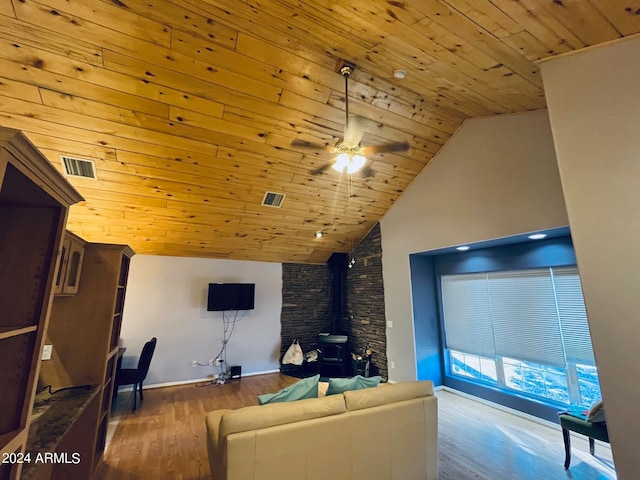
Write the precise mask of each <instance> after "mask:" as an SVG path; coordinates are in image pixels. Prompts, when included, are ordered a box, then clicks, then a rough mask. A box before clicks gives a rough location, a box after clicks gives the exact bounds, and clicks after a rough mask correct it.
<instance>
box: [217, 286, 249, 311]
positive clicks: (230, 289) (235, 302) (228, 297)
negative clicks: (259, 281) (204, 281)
mask: <svg viewBox="0 0 640 480" xmlns="http://www.w3.org/2000/svg"><path fill="white" fill-rule="evenodd" d="M255 293H256V284H255V283H210V284H209V295H208V298H207V311H209V312H219V311H224V310H253V308H254V307H253V304H254V299H255Z"/></svg>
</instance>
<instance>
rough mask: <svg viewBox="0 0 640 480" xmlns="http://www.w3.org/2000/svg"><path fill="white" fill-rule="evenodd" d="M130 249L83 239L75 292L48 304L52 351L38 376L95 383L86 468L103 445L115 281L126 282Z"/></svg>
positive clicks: (62, 382)
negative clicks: (93, 408) (95, 393)
mask: <svg viewBox="0 0 640 480" xmlns="http://www.w3.org/2000/svg"><path fill="white" fill-rule="evenodd" d="M131 255H133V251H132V250H131V249H130V248H129V247H128V246H126V245H108V244H96V243H85V244H84V256H83V261H82V272H81V274H80V280H79V285H78V287H79V288H78V291H77V293H76V294H74V295H71V296H64V295H59V296H56V297H55V298H54V302H53V306H52V310H51V320H50V322H49V328H48V332H47V343H51V344H52V345H53V352H54V353H53V356H52V359H51V361H47V362H43V363H42V367H41V372H40V378H41V381H42V382H43V383H44V384H50V385H52V386H54V388H62V387H67V386H74V385H83V384H95V385H98V386H99V389H100V392H99V394H98V395H97V398H96V409H95V412H94V413H93V417H92V423H91V425H88V426H87V428H86V432H83V434H84V435H85V436H90V437H91V441H90V442H89V443H90V445H91V452H90V453H87V456H86V457H85V460H86V461H87V462H88V463H89V464H90V465H91V466H92V469H93V467H94V466H95V465H98V464H99V462H100V460H101V459H102V454H103V452H104V448H105V445H106V432H107V430H106V425H107V424H108V422H109V412H110V409H111V398H112V392H113V388H114V385H115V380H114V376H115V370H116V364H117V355H118V344H119V339H120V326H121V323H122V309H123V307H124V297H125V285H121V284H120V283H121V282H125V284H126V281H127V276H128V266H129V258H130V256H131ZM123 269H124V271H123ZM69 332H73V335H69ZM87 478H89V477H87Z"/></svg>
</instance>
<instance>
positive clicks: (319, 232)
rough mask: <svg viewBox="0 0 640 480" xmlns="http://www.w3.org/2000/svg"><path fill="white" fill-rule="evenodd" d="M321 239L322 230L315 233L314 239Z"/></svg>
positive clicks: (322, 235)
mask: <svg viewBox="0 0 640 480" xmlns="http://www.w3.org/2000/svg"><path fill="white" fill-rule="evenodd" d="M322 237H324V232H323V231H322V230H318V231H317V232H316V238H322Z"/></svg>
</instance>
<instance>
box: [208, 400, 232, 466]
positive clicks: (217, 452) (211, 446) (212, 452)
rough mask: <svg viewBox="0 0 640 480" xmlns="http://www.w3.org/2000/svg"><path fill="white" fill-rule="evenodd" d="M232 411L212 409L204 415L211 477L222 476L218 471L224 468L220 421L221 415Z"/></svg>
mask: <svg viewBox="0 0 640 480" xmlns="http://www.w3.org/2000/svg"><path fill="white" fill-rule="evenodd" d="M230 412H233V410H230V409H227V408H225V409H222V410H214V411H213V412H210V413H208V414H207V416H206V417H205V425H206V427H207V450H208V452H209V465H210V467H211V475H212V476H213V478H215V479H218V478H224V474H222V473H220V472H222V471H223V470H224V465H223V462H224V459H223V455H222V448H221V447H222V445H220V421H221V420H222V417H223V415H225V414H227V413H230Z"/></svg>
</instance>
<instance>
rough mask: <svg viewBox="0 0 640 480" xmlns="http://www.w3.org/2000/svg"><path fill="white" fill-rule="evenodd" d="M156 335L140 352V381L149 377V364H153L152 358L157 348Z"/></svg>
mask: <svg viewBox="0 0 640 480" xmlns="http://www.w3.org/2000/svg"><path fill="white" fill-rule="evenodd" d="M156 341H157V339H156V337H153V338H152V339H151V340H149V341H148V342H147V343H145V344H144V347H142V353H141V354H140V359H139V360H138V378H139V379H140V381H143V380H144V379H145V378H147V373H149V365H151V358H152V357H153V352H154V351H155V349H156Z"/></svg>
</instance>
